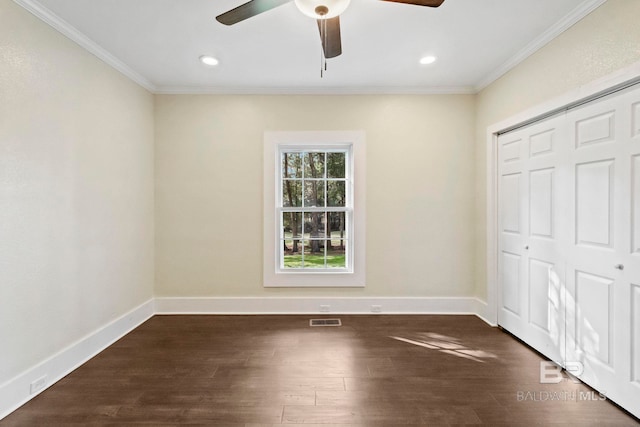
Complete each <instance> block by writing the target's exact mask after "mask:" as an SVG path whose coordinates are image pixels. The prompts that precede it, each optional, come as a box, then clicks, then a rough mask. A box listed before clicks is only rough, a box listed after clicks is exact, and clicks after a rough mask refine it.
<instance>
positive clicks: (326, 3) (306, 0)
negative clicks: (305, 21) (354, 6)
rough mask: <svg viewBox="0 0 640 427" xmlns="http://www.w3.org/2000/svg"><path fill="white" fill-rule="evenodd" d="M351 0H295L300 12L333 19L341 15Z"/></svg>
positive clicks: (318, 17) (310, 15) (314, 16)
mask: <svg viewBox="0 0 640 427" xmlns="http://www.w3.org/2000/svg"><path fill="white" fill-rule="evenodd" d="M350 1H351V0H295V3H296V6H297V7H298V9H300V12H302V13H304V14H305V15H307V16H309V17H311V18H313V19H331V18H335V17H336V16H338V15H340V14H341V13H342V12H344V11H345V10H346V9H347V7H348V6H349V3H350Z"/></svg>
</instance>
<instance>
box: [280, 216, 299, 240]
mask: <svg viewBox="0 0 640 427" xmlns="http://www.w3.org/2000/svg"><path fill="white" fill-rule="evenodd" d="M281 237H283V238H285V239H299V238H300V237H302V213H301V212H282V236H281Z"/></svg>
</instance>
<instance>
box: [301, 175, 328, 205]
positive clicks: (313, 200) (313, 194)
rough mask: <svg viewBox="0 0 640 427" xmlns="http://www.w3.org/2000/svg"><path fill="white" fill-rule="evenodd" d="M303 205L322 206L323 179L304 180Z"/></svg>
mask: <svg viewBox="0 0 640 427" xmlns="http://www.w3.org/2000/svg"><path fill="white" fill-rule="evenodd" d="M304 205H305V206H307V207H322V208H323V207H324V181H305V182H304Z"/></svg>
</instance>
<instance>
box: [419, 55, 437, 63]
mask: <svg viewBox="0 0 640 427" xmlns="http://www.w3.org/2000/svg"><path fill="white" fill-rule="evenodd" d="M437 59H438V58H437V57H435V56H433V55H429V56H423V57H422V58H420V63H421V64H422V65H429V64H433V63H434V62H436V60H437Z"/></svg>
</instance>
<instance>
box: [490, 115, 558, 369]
mask: <svg viewBox="0 0 640 427" xmlns="http://www.w3.org/2000/svg"><path fill="white" fill-rule="evenodd" d="M565 141H566V129H565V126H564V115H561V116H558V117H555V118H552V119H549V120H546V121H544V122H542V123H537V124H534V125H531V126H528V127H526V128H523V129H519V130H517V131H514V132H510V133H508V134H505V135H502V136H500V137H499V138H498V172H499V179H498V202H499V209H498V230H499V233H500V236H499V254H498V270H499V274H498V277H499V282H500V284H499V287H500V292H499V302H498V305H499V312H498V323H499V324H500V326H502V327H503V328H505V329H507V330H508V331H510V332H512V333H513V334H514V335H516V336H518V337H519V338H521V339H523V340H524V341H525V342H527V343H529V344H530V345H531V346H533V347H534V348H536V349H537V350H538V351H540V352H541V353H543V354H545V355H546V356H547V357H549V358H550V359H552V360H554V361H557V362H559V363H561V362H562V360H563V351H564V338H565V333H564V327H565V317H564V316H565V313H564V310H563V307H562V293H563V290H562V287H563V282H564V276H565V269H564V265H563V264H562V262H560V260H561V259H562V257H561V250H562V247H561V241H562V233H563V232H565V230H566V224H564V222H563V221H565V218H564V217H563V215H562V214H563V212H566V209H567V208H568V206H566V199H563V198H562V197H561V196H562V195H561V192H560V188H561V187H562V186H565V185H566V184H564V183H565V182H566V181H567V179H568V177H567V172H566V170H564V171H563V170H562V165H563V164H566V144H565Z"/></svg>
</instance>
